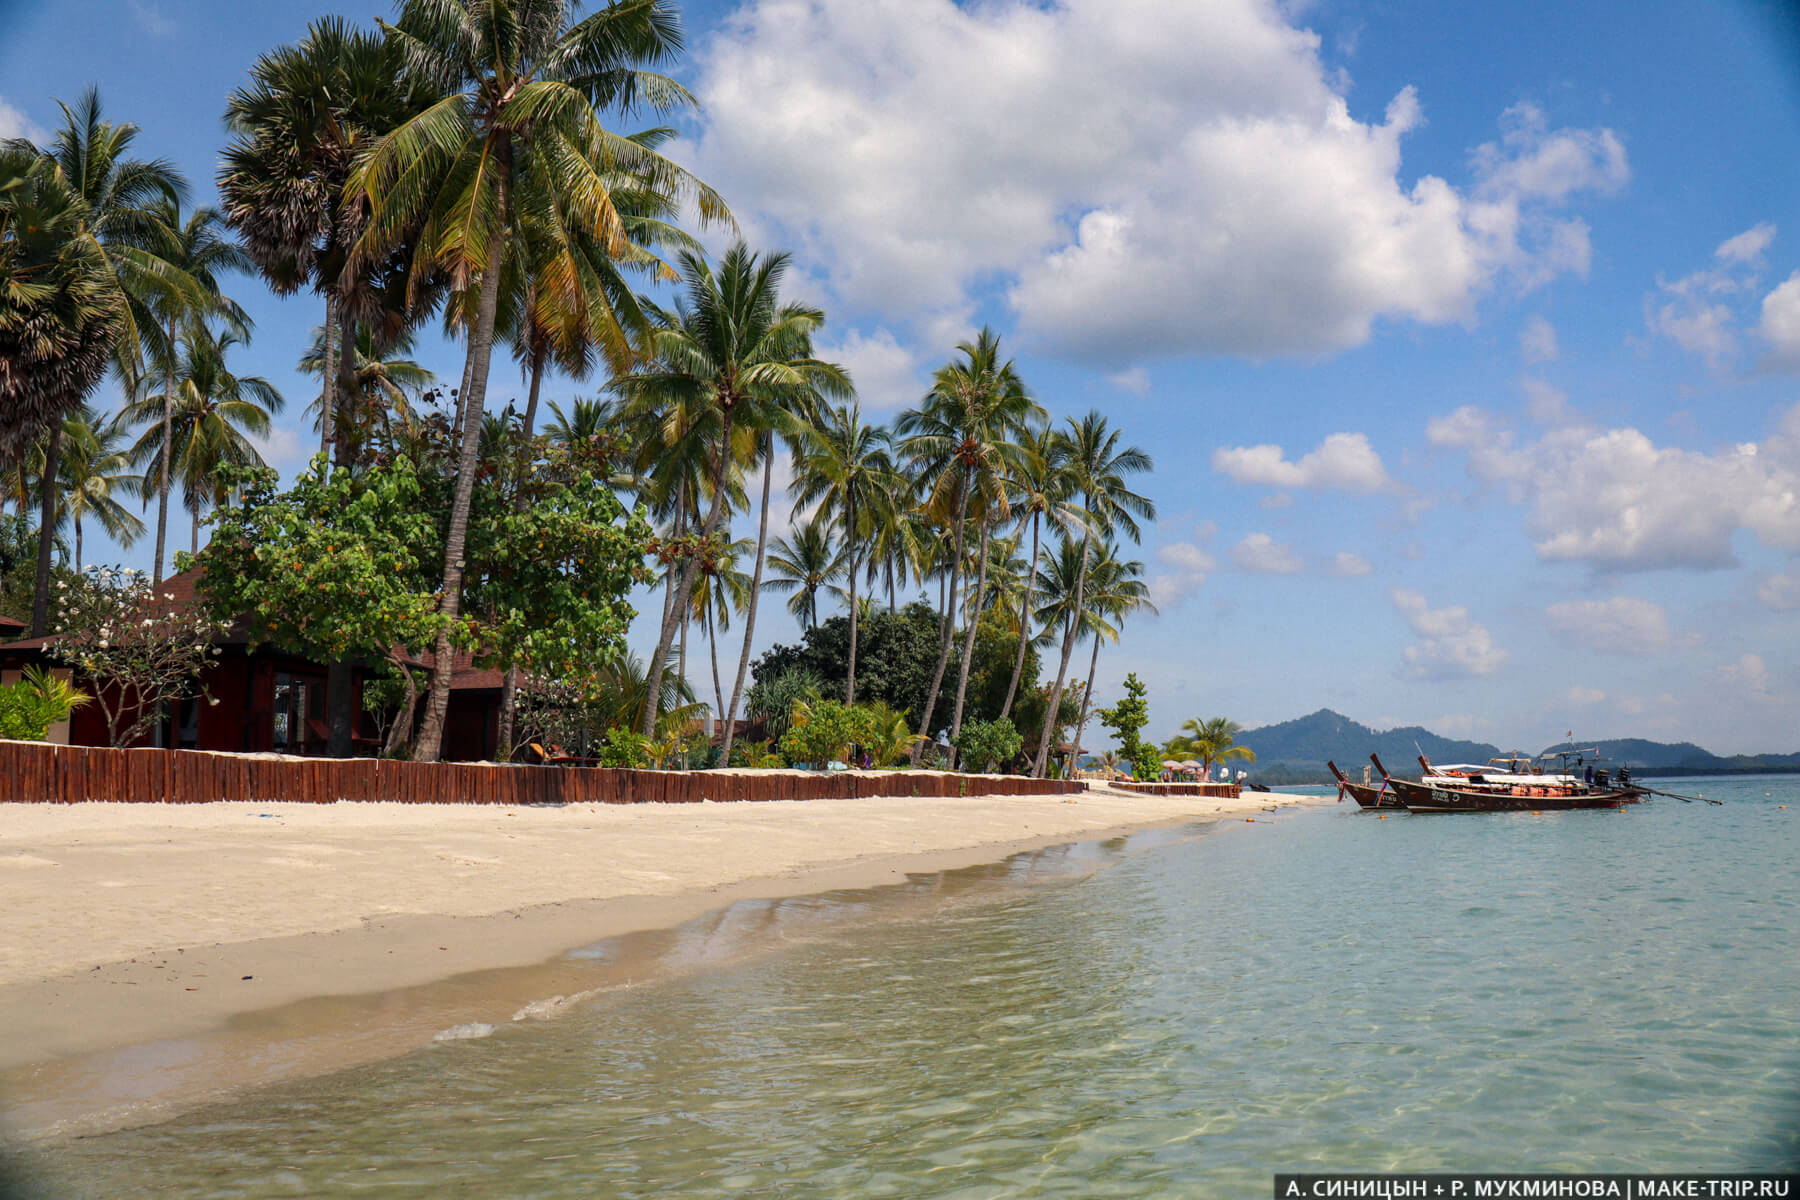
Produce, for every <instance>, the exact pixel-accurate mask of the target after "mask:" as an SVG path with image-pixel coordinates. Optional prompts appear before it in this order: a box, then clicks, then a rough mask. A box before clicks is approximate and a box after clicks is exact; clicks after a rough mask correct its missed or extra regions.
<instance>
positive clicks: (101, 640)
mask: <svg viewBox="0 0 1800 1200" xmlns="http://www.w3.org/2000/svg"><path fill="white" fill-rule="evenodd" d="M100 648H101V649H102V650H104V649H106V639H105V638H101V639H100Z"/></svg>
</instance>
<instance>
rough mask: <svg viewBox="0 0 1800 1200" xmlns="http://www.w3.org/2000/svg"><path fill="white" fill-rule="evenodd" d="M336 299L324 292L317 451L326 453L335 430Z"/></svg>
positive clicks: (336, 372)
mask: <svg viewBox="0 0 1800 1200" xmlns="http://www.w3.org/2000/svg"><path fill="white" fill-rule="evenodd" d="M337 335H338V300H337V293H336V292H329V291H328V292H326V293H325V332H324V334H323V337H324V339H325V369H324V371H323V373H321V374H320V376H319V453H320V454H327V453H329V452H330V450H331V443H332V439H333V437H334V435H335V434H336V432H337V428H336V426H337V375H338V336H337Z"/></svg>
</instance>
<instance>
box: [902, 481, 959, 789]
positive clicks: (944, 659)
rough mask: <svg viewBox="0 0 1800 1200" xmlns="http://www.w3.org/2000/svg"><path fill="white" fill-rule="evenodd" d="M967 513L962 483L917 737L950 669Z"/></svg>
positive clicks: (925, 730)
mask: <svg viewBox="0 0 1800 1200" xmlns="http://www.w3.org/2000/svg"><path fill="white" fill-rule="evenodd" d="M968 513H969V488H968V483H967V481H966V480H965V481H964V484H963V488H962V494H961V495H960V496H959V497H958V498H957V501H956V533H955V535H954V540H953V543H952V545H953V557H952V558H951V560H950V591H949V600H948V603H946V604H945V606H944V619H943V621H942V622H940V625H941V629H940V631H939V633H938V642H939V644H938V660H937V670H936V671H934V672H932V676H931V691H930V692H929V693H928V694H927V698H926V701H925V711H924V712H923V713H921V714H919V733H920V734H921V735H923V736H925V737H930V736H931V713H932V710H933V709H935V708H936V707H937V700H938V690H939V689H940V688H941V687H943V685H944V670H945V668H947V667H948V666H949V665H950V643H951V641H952V640H953V639H952V638H951V634H952V632H953V631H954V630H955V629H956V585H957V584H958V583H959V582H960V581H961V579H962V557H963V553H962V552H963V521H964V518H966V517H967V516H968ZM913 761H914V762H915V763H916V762H918V761H919V748H915V749H914V750H913Z"/></svg>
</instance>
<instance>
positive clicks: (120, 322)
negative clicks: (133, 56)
mask: <svg viewBox="0 0 1800 1200" xmlns="http://www.w3.org/2000/svg"><path fill="white" fill-rule="evenodd" d="M57 104H58V107H59V108H61V109H62V113H63V125H62V128H61V129H59V130H58V131H57V132H56V134H55V135H54V136H53V137H52V138H51V141H50V144H49V145H48V146H47V147H46V148H44V149H43V150H42V151H39V150H38V148H37V147H35V146H33V145H32V144H31V143H30V142H27V141H23V140H14V141H11V142H9V143H7V152H8V157H9V158H10V159H12V160H13V161H12V165H11V166H10V167H9V168H8V169H7V174H8V176H9V177H11V178H12V179H16V180H17V181H18V183H17V189H18V191H19V192H20V199H22V200H23V201H24V202H25V203H26V204H28V205H31V206H33V207H32V212H33V213H34V215H35V216H36V217H38V218H41V219H43V220H45V221H46V222H47V225H45V226H42V227H37V228H33V227H31V226H27V225H25V224H15V226H14V237H15V238H17V239H22V240H26V241H30V242H36V243H38V245H39V247H40V249H39V250H38V251H36V252H35V254H34V257H36V259H37V269H38V270H39V271H41V272H43V273H44V274H45V275H46V276H55V275H58V274H60V275H61V278H62V283H61V284H60V285H59V286H57V287H55V288H53V290H52V291H50V292H49V293H46V295H47V296H60V297H61V299H62V300H63V302H64V303H65V305H69V307H66V308H65V309H64V311H63V312H61V313H60V314H59V320H58V321H57V324H59V325H60V326H61V331H60V333H59V334H56V335H49V330H48V328H41V329H39V330H37V331H35V332H33V333H30V334H28V335H26V336H25V338H24V341H25V342H26V343H27V344H26V345H24V346H23V347H21V350H22V352H23V355H24V357H23V358H22V359H21V360H20V361H19V367H18V369H21V370H28V369H30V368H29V364H30V362H31V360H33V359H38V360H43V361H45V362H46V364H47V362H48V361H49V360H50V359H51V358H52V357H54V358H55V359H57V360H59V361H60V362H61V363H62V365H63V366H64V367H65V368H68V369H65V370H52V371H50V372H48V373H47V374H46V375H45V377H44V381H43V382H42V383H40V384H37V385H34V386H23V385H21V386H19V387H17V388H15V389H13V390H15V391H17V392H18V393H19V399H21V400H23V401H25V403H24V404H23V405H21V406H20V407H18V408H17V409H13V410H9V415H10V413H11V412H16V413H17V414H18V416H19V417H22V418H23V421H22V422H21V424H23V425H24V428H23V429H21V430H20V435H19V437H20V440H19V442H18V443H17V445H15V448H14V450H13V453H15V454H16V453H17V452H18V447H19V446H23V445H26V444H29V443H30V442H31V441H32V439H33V438H35V437H36V435H37V432H38V431H40V430H46V429H47V430H48V433H49V438H48V440H47V443H46V445H45V449H44V453H45V476H46V478H51V479H54V478H55V477H56V476H57V472H58V467H57V464H58V459H59V456H60V454H61V449H62V424H61V422H60V421H59V420H58V419H57V418H58V416H59V415H60V414H62V413H64V412H67V411H69V410H70V409H72V408H74V407H75V406H76V405H77V404H79V403H81V401H82V400H83V399H84V398H85V397H86V396H87V394H88V393H89V392H90V391H92V389H93V388H94V386H95V385H97V384H98V383H99V381H100V375H101V374H102V373H103V372H104V370H105V364H106V361H107V360H108V359H110V361H111V363H112V365H113V366H114V367H115V368H117V369H118V370H119V372H120V374H121V375H123V376H125V377H126V378H127V379H129V378H132V377H134V376H135V375H136V374H137V372H138V371H139V370H140V368H141V363H142V357H143V356H142V346H143V340H144V337H145V335H146V332H147V331H153V330H154V329H155V328H156V325H155V321H154V314H153V313H152V311H151V310H150V308H149V307H148V306H149V304H150V301H151V299H152V298H154V297H164V298H172V297H178V296H186V297H187V298H188V300H189V301H190V302H194V303H197V302H198V300H197V297H195V295H194V293H195V288H194V284H193V281H192V280H191V279H189V278H188V277H187V276H186V274H185V273H184V272H182V271H181V270H180V269H179V268H177V267H175V266H173V265H172V264H170V263H169V262H167V261H166V260H165V259H164V258H162V257H161V256H160V254H159V248H161V247H163V246H165V245H166V243H167V241H168V239H169V236H170V231H169V230H168V229H167V228H166V227H165V226H164V225H163V224H162V222H161V220H160V218H159V216H158V213H157V211H156V208H155V204H156V202H157V201H167V202H168V203H171V204H174V203H178V202H179V201H180V200H181V198H182V196H183V195H184V193H185V192H186V187H187V185H186V182H185V181H184V180H183V179H182V177H181V174H180V173H179V172H178V171H176V170H175V168H174V167H173V166H172V165H170V164H169V163H167V162H166V161H163V160H160V159H158V160H153V161H150V162H142V161H138V160H135V159H131V158H128V157H127V155H128V154H129V153H130V149H131V144H132V142H134V141H135V140H136V138H137V135H138V127H137V126H136V125H132V124H129V123H120V124H114V123H112V122H109V121H105V120H103V119H102V118H101V108H100V96H99V93H98V92H97V91H96V90H95V89H92V88H90V89H88V91H87V92H85V93H84V94H83V95H82V98H81V99H80V100H79V101H77V102H76V104H75V106H74V107H73V108H71V107H70V106H69V105H67V104H63V103H62V102H61V101H58V102H57ZM31 159H37V160H38V161H39V163H40V164H41V165H40V166H39V167H37V168H33V167H32V166H31V165H30V163H29V160H31ZM44 171H48V172H49V173H50V174H51V175H52V176H54V181H55V182H54V183H53V184H51V183H49V182H48V181H45V180H42V179H40V180H39V182H37V183H33V182H32V177H33V176H38V175H41V173H42V172H44ZM13 211H14V212H15V214H16V213H20V212H22V211H24V210H21V209H19V208H18V207H16V202H15V206H14V209H13ZM51 229H54V230H56V231H58V232H57V233H55V234H53V235H49V236H46V233H47V231H48V230H51ZM58 242H61V243H66V245H63V246H61V247H59V248H60V249H61V250H62V254H60V255H59V254H57V253H55V252H54V251H51V250H50V247H51V246H52V245H54V244H55V243H58ZM75 243H81V244H83V246H84V247H85V248H82V249H77V248H76V246H75ZM58 258H61V259H62V265H61V266H60V267H56V266H54V265H53V264H54V263H55V262H56V260H57V259H58ZM77 259H79V260H80V262H81V263H82V264H84V265H82V266H79V267H78V266H77V264H76V260H77ZM71 271H75V272H78V273H80V274H84V275H85V274H87V273H88V272H94V273H96V274H95V277H94V278H93V279H92V281H91V283H90V284H87V285H84V286H82V287H80V288H76V287H73V286H71V280H72V279H73V278H74V276H73V275H71V274H70V272H71ZM22 282H25V283H26V284H27V286H28V287H30V286H31V284H32V281H31V280H30V278H29V277H27V278H26V279H24V280H22ZM78 292H80V293H82V294H83V295H85V296H86V299H85V300H82V301H77V300H76V296H77V293H78ZM21 299H22V300H24V303H25V305H27V306H30V305H32V304H34V303H41V302H37V301H32V300H29V299H25V298H24V297H21ZM84 313H85V314H87V317H88V318H92V319H86V318H84V317H83V314H84ZM77 331H86V332H87V333H88V334H90V335H91V334H97V333H101V332H104V334H105V336H104V338H101V339H98V340H94V341H91V342H88V343H86V344H85V352H76V351H73V350H70V351H66V352H64V353H62V354H57V355H51V354H50V347H51V346H52V345H53V344H55V343H57V342H62V343H63V344H65V345H71V344H73V343H74V342H80V341H82V337H81V335H80V334H79V333H78V332H77ZM19 332H20V333H24V332H25V331H24V329H23V328H22V327H21V328H20V330H19ZM77 367H78V368H79V369H75V368H77ZM45 384H48V385H49V386H48V387H46V386H44V385H45ZM52 397H54V398H52ZM54 491H55V489H54V488H47V489H44V495H43V497H42V498H41V504H42V513H41V522H40V535H39V544H38V577H37V586H36V588H35V593H34V597H33V600H32V630H33V632H34V633H37V634H42V633H44V632H46V631H47V625H48V617H49V590H50V546H51V538H52V536H53V535H52V532H51V530H52V527H53V524H54V522H53V513H52V511H51V504H52V495H53V493H54Z"/></svg>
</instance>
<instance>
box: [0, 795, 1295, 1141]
mask: <svg viewBox="0 0 1800 1200" xmlns="http://www.w3.org/2000/svg"><path fill="white" fill-rule="evenodd" d="M1277 800H1279V802H1280V803H1281V804H1283V805H1288V804H1293V803H1296V802H1299V801H1300V798H1297V797H1291V796H1281V797H1273V796H1270V795H1268V794H1262V793H1250V794H1246V795H1245V796H1244V797H1242V798H1241V799H1239V800H1234V801H1227V800H1217V799H1210V798H1200V797H1159V796H1143V795H1135V794H1127V793H1123V792H1115V791H1110V790H1096V791H1091V792H1088V793H1085V794H1081V795H1077V796H1071V797H1063V796H1046V797H977V796H971V797H948V798H904V797H903V798H893V799H862V800H814V801H807V802H803V803H802V802H775V803H758V804H710V803H708V804H689V805H654V804H646V805H631V806H608V805H592V806H589V805H579V806H569V807H564V808H497V807H478V806H466V805H439V806H418V805H397V804H336V805H294V804H261V805H249V804H241V803H221V804H207V805H147V804H137V805H128V804H81V805H37V804H29V805H28V804H0V912H4V913H5V914H6V917H5V920H4V922H0V1030H4V1031H6V1032H5V1034H4V1035H3V1036H0V1089H3V1090H0V1103H5V1104H7V1105H9V1106H11V1107H12V1108H13V1113H12V1114H11V1116H12V1121H11V1123H12V1124H13V1125H14V1126H15V1128H14V1130H13V1132H15V1133H16V1132H19V1129H18V1128H16V1127H17V1126H19V1125H21V1124H22V1125H24V1126H25V1127H26V1129H25V1131H26V1132H32V1130H33V1128H34V1127H37V1126H42V1125H44V1124H45V1123H46V1122H49V1123H58V1124H62V1125H67V1124H68V1122H69V1121H70V1120H71V1119H73V1118H74V1117H76V1116H78V1115H84V1114H85V1115H87V1116H89V1117H91V1116H93V1114H94V1113H96V1112H98V1111H99V1110H100V1109H102V1108H104V1107H106V1105H105V1104H103V1103H101V1102H102V1101H106V1102H107V1103H112V1102H119V1103H124V1102H126V1101H130V1102H141V1101H146V1100H157V1101H159V1102H160V1101H167V1100H170V1099H171V1098H173V1097H175V1096H176V1095H177V1093H179V1094H184V1095H198V1094H201V1093H203V1092H206V1091H207V1090H208V1089H209V1088H213V1087H215V1086H217V1085H223V1084H229V1083H232V1082H263V1081H266V1080H268V1079H271V1078H279V1077H285V1076H288V1075H293V1074H304V1073H309V1072H310V1073H316V1072H319V1071H322V1070H328V1069H332V1068H334V1067H336V1066H341V1065H345V1064H348V1063H350V1062H356V1061H365V1060H368V1059H370V1058H373V1057H380V1056H383V1055H387V1054H395V1053H404V1052H405V1051H406V1050H408V1049H410V1048H412V1047H414V1046H416V1045H418V1044H419V1042H420V1040H421V1030H423V1029H425V1028H426V1027H428V1026H430V1027H436V1028H443V1027H445V1026H447V1025H452V1024H456V1023H457V1022H458V1021H459V1020H465V1021H471V1022H478V1021H483V1020H493V1019H495V1016H494V1014H495V1013H497V1012H501V1010H505V1009H507V1008H508V1006H510V1005H513V1004H515V1003H517V1002H518V1001H520V1000H521V999H522V998H524V999H529V998H530V995H531V992H532V990H533V989H541V988H544V987H548V986H550V985H551V984H552V983H553V982H555V979H554V977H553V976H545V977H543V978H537V977H529V976H521V977H520V978H517V979H513V980H512V981H511V982H510V985H509V986H500V985H498V984H495V985H493V986H489V987H486V988H469V987H463V988H460V989H459V988H455V987H443V986H436V990H433V989H434V985H441V983H442V981H446V980H450V979H452V978H453V977H460V978H464V979H468V978H474V977H475V976H473V975H472V974H471V973H479V972H495V971H496V970H497V969H505V968H525V967H533V966H534V965H539V964H546V962H547V961H549V960H554V959H556V958H557V957H558V956H559V955H561V954H562V952H564V951H567V950H570V949H571V948H574V947H579V946H584V945H589V944H592V943H594V942H596V941H598V940H600V939H602V938H607V937H612V936H616V935H620V934H626V933H630V932H632V931H635V930H652V929H668V928H671V927H673V926H675V925H678V924H680V923H681V922H683V921H687V920H689V919H691V918H694V917H696V916H699V915H700V914H702V913H705V912H708V911H711V910H714V909H718V908H721V907H723V906H725V905H728V904H730V903H733V902H735V901H737V900H740V899H746V898H749V897H777V896H793V895H803V894H810V893H816V892H823V891H828V890H832V889H837V888H845V887H872V886H879V885H881V884H883V883H891V882H897V881H900V880H903V879H904V878H905V877H906V876H907V875H908V874H913V873H919V872H935V871H942V870H947V869H950V868H954V867H960V866H969V865H973V864H977V863H984V862H993V861H997V860H999V859H1001V858H1003V857H1005V856H1007V855H1009V854H1011V853H1014V852H1017V851H1020V850H1025V849H1031V848H1034V847H1043V846H1051V845H1057V844H1061V843H1067V842H1073V841H1082V840H1088V839H1091V838H1094V837H1098V836H1102V835H1106V834H1111V833H1114V832H1118V831H1122V830H1126V829H1132V828H1145V827H1151V826H1165V825H1174V824H1180V823H1185V822H1191V821H1195V820H1205V819H1208V818H1215V817H1217V818H1229V819H1232V820H1234V821H1236V822H1238V823H1242V821H1243V818H1244V817H1245V816H1250V817H1255V816H1258V815H1261V814H1262V813H1264V812H1266V811H1267V810H1268V809H1269V808H1270V807H1271V805H1272V804H1274V803H1275V802H1276V801H1277ZM482 978H484V979H488V980H490V981H492V980H498V979H501V978H503V976H500V975H488V976H483V977H482ZM408 989H411V991H410V992H409V991H408ZM396 995H402V996H410V997H411V999H410V1000H408V1001H407V1002H404V1003H400V1002H395V1001H393V1000H392V999H391V998H392V997H394V996H396ZM358 996H364V997H366V996H383V997H388V998H390V999H388V1000H387V1001H386V1002H385V1003H371V1004H364V1005H362V1006H361V1007H360V1008H358V1009H357V1013H358V1016H357V1019H356V1021H354V1022H351V1024H353V1025H355V1026H356V1028H355V1029H354V1030H351V1031H348V1032H347V1033H346V1034H345V1035H344V1036H325V1035H323V1033H322V1032H321V1031H322V1030H324V1029H325V1027H326V1025H327V1024H328V1023H326V1022H323V1021H309V1022H303V1023H304V1024H306V1026H307V1028H306V1031H305V1036H304V1037H300V1036H290V1035H293V1029H292V1028H287V1029H285V1030H284V1029H283V1028H282V1026H283V1020H282V1019H272V1018H268V1017H267V1016H266V1015H263V1016H259V1014H269V1013H276V1014H280V1013H289V1014H292V1013H297V1012H301V1011H305V1009H304V1006H305V1004H307V1003H312V1004H314V1005H315V1007H316V1006H317V1004H318V1003H320V1002H321V1001H320V998H327V997H358ZM334 1019H335V1020H337V1021H338V1022H339V1023H342V1021H341V1014H338V1017H337V1018H334ZM501 1019H504V1015H503V1014H502V1017H501ZM292 1023H293V1022H292V1020H289V1021H288V1022H287V1024H288V1025H290V1026H291V1025H292ZM209 1037H210V1038H212V1039H213V1040H212V1041H210V1042H209V1041H206V1040H205V1039H207V1038H209ZM283 1037H286V1038H287V1042H288V1043H291V1044H288V1045H286V1046H285V1048H284V1050H283V1052H282V1053H281V1054H280V1055H271V1054H267V1053H265V1054H262V1055H261V1056H260V1060H269V1059H279V1060H280V1061H279V1062H278V1063H276V1064H275V1065H274V1066H273V1067H270V1066H269V1065H268V1063H267V1062H264V1063H263V1065H262V1066H261V1067H259V1068H258V1070H257V1071H256V1072H255V1073H254V1078H251V1077H250V1076H245V1075H242V1074H241V1073H237V1072H234V1071H224V1074H225V1075H229V1076H231V1078H221V1077H219V1076H220V1073H221V1064H222V1063H236V1062H238V1061H240V1060H241V1059H243V1058H244V1057H245V1056H246V1053H247V1051H248V1050H249V1049H250V1048H252V1047H254V1046H256V1045H258V1044H259V1039H260V1040H261V1041H262V1042H267V1041H270V1040H276V1041H279V1040H280V1039H282V1038H283ZM184 1039H185V1040H184ZM221 1039H223V1040H221ZM156 1046H159V1047H163V1050H161V1051H159V1052H156V1053H147V1052H146V1051H145V1049H144V1048H145V1047H156ZM169 1047H178V1049H177V1050H170V1049H168V1048H169ZM126 1063H133V1064H136V1065H135V1067H134V1068H133V1070H132V1072H131V1073H132V1074H133V1075H134V1082H131V1083H130V1084H129V1085H127V1084H124V1083H121V1080H120V1079H119V1075H120V1072H121V1071H122V1070H123V1067H122V1066H121V1064H126ZM146 1063H148V1064H150V1065H149V1066H146V1065H145V1064H146ZM171 1063H179V1065H180V1069H179V1070H170V1069H168V1065H169V1064H171ZM209 1063H210V1064H211V1065H210V1066H209V1065H208V1064H209ZM157 1064H162V1065H160V1066H159V1065H157ZM84 1090H85V1091H86V1092H90V1093H93V1094H92V1095H87V1096H85V1097H84V1096H83V1095H82V1094H81V1093H83V1092H84ZM52 1100H54V1101H55V1102H54V1103H52V1102H51V1101H52ZM22 1108H23V1109H28V1110H30V1111H29V1112H27V1113H26V1114H25V1116H24V1117H23V1118H22V1119H21V1117H20V1115H19V1114H20V1111H21V1109H22ZM122 1119H123V1118H118V1119H115V1121H114V1123H118V1120H122ZM103 1123H104V1122H103Z"/></svg>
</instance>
